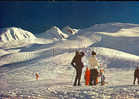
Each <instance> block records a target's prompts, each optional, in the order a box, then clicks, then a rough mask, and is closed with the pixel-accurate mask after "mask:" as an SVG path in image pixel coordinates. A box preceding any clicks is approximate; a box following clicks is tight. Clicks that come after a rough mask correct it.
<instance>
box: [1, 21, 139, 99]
mask: <svg viewBox="0 0 139 99" xmlns="http://www.w3.org/2000/svg"><path fill="white" fill-rule="evenodd" d="M100 26H102V27H100ZM100 26H99V25H98V26H95V28H94V27H93V28H92V27H90V28H87V29H82V30H79V32H78V33H77V34H75V35H72V36H71V37H69V38H68V39H67V40H60V41H59V40H57V41H56V42H51V38H57V39H59V38H60V37H59V34H58V36H55V33H57V32H54V36H53V35H52V36H49V37H50V38H48V39H50V41H49V40H48V41H47V39H45V38H43V39H42V38H37V39H35V42H34V43H32V44H27V45H25V46H22V47H18V46H15V47H14V48H8V49H5V48H3V46H1V49H0V54H1V55H0V85H1V86H0V98H1V97H5V98H6V97H8V96H9V97H11V98H13V97H14V96H16V97H18V98H19V99H20V98H21V99H22V98H26V99H28V98H29V97H30V98H37V99H48V98H49V99H116V98H117V99H120V97H122V98H121V99H124V97H125V96H124V95H126V97H128V98H129V99H139V89H138V87H137V86H133V85H132V83H133V72H134V69H135V67H136V66H137V65H138V64H139V61H138V60H139V56H138V55H137V54H136V53H137V49H132V50H131V51H136V53H135V54H132V53H129V51H130V50H129V49H131V48H130V47H135V48H138V47H137V46H136V44H135V41H134V39H133V38H136V39H135V40H137V42H138V33H135V31H136V32H137V30H138V25H134V24H123V23H109V24H103V25H100ZM107 26H108V27H111V28H108V27H107ZM112 27H113V28H112ZM100 28H101V29H100ZM123 28H124V29H125V30H126V31H128V29H129V30H130V31H132V32H134V34H133V35H132V34H130V35H125V33H124V32H121V31H124V29H123ZM95 29H96V30H95ZM114 29H115V30H114ZM112 30H113V31H112ZM52 31H53V30H52ZM111 32H112V33H111ZM49 33H50V32H49ZM49 33H48V34H49ZM51 33H52V32H51ZM59 33H60V32H59ZM116 33H117V34H116ZM118 33H119V34H118ZM120 33H123V34H122V36H121V34H120ZM129 33H130V32H129ZM48 34H47V33H46V34H43V36H45V37H46V38H47V37H48ZM52 34H53V33H52ZM111 34H114V35H116V36H113V35H111ZM41 35H42V34H41ZM127 36H128V37H127ZM40 37H41V36H40ZM106 37H107V38H106ZM114 38H115V39H114ZM60 39H61V38H60ZM106 39H107V40H108V41H109V44H110V43H111V44H110V45H111V46H113V48H111V47H107V46H106V45H105V42H104V40H106ZM110 39H111V40H110ZM116 39H118V40H122V42H123V41H124V40H125V42H123V45H122V46H119V48H121V49H120V50H119V49H117V48H114V46H117V45H118V44H117V43H115V41H116ZM126 39H127V40H126ZM118 40H117V41H118ZM128 40H129V41H128ZM130 40H131V41H130ZM52 41H53V40H52ZM127 41H128V42H127ZM131 42H132V43H131ZM133 42H134V43H133ZM99 43H101V44H102V45H103V44H104V45H105V46H99V45H98V47H94V45H95V44H99ZM126 43H127V44H126ZM112 44H113V45H112ZM120 44H122V43H121V42H119V45H120ZM130 44H132V46H131V45H130ZM9 45H10V43H9ZM129 45H130V46H129ZM95 46H96V45H95ZM123 46H124V47H127V46H129V49H126V50H124V51H123V50H122V48H123ZM76 49H80V50H82V51H84V52H85V54H86V56H85V57H84V58H83V62H84V63H85V66H88V64H87V59H88V56H90V53H91V51H92V50H95V51H96V53H97V59H98V61H99V63H101V64H102V66H104V67H105V76H106V81H107V82H108V84H106V85H105V86H100V84H99V85H97V86H93V87H92V86H85V85H84V77H83V75H84V70H85V68H84V69H83V75H82V80H81V81H82V82H81V83H82V86H81V87H78V86H77V87H73V86H72V84H73V80H74V76H75V70H74V68H73V67H72V66H71V65H70V62H71V60H72V58H73V57H74V55H75V50H76ZM36 72H38V73H39V75H40V78H39V80H38V81H36V79H35V73H36ZM119 75H120V76H119ZM128 98H125V99H128Z"/></svg>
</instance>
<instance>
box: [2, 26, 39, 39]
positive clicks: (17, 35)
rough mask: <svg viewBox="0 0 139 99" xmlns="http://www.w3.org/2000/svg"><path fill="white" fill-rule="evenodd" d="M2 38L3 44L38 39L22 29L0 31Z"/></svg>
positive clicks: (14, 28) (13, 28) (12, 28)
mask: <svg viewBox="0 0 139 99" xmlns="http://www.w3.org/2000/svg"><path fill="white" fill-rule="evenodd" d="M0 32H1V33H0V34H1V35H0V38H1V41H2V42H8V41H10V42H11V41H13V40H24V39H32V40H33V39H35V38H36V37H35V36H34V35H33V34H32V33H31V32H28V31H26V30H23V29H21V28H16V27H11V28H3V29H0Z"/></svg>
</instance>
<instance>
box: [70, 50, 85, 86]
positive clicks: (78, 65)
mask: <svg viewBox="0 0 139 99" xmlns="http://www.w3.org/2000/svg"><path fill="white" fill-rule="evenodd" d="M83 56H84V52H79V51H76V54H75V56H74V58H73V59H72V62H71V65H72V66H73V67H74V68H75V70H76V77H75V81H74V86H76V83H77V81H78V86H80V80H81V75H82V68H83V67H84V65H83V62H82V57H83Z"/></svg>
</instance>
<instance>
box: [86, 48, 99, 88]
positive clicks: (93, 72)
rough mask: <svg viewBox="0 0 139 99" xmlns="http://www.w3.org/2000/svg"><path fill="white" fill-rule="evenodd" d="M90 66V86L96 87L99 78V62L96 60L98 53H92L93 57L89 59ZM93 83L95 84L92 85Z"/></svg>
mask: <svg viewBox="0 0 139 99" xmlns="http://www.w3.org/2000/svg"><path fill="white" fill-rule="evenodd" d="M88 62H89V64H90V67H89V68H90V83H89V84H90V85H96V84H97V78H98V73H99V72H98V70H97V69H98V66H99V64H98V61H97V59H96V53H95V52H94V51H92V56H91V57H90V58H89V61H88ZM92 82H93V84H92Z"/></svg>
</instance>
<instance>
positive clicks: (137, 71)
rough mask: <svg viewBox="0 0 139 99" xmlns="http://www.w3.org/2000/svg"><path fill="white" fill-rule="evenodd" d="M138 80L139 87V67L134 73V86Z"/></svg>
mask: <svg viewBox="0 0 139 99" xmlns="http://www.w3.org/2000/svg"><path fill="white" fill-rule="evenodd" d="M136 79H138V85H139V67H137V68H136V69H135V71H134V82H133V84H134V85H135V82H136Z"/></svg>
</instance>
